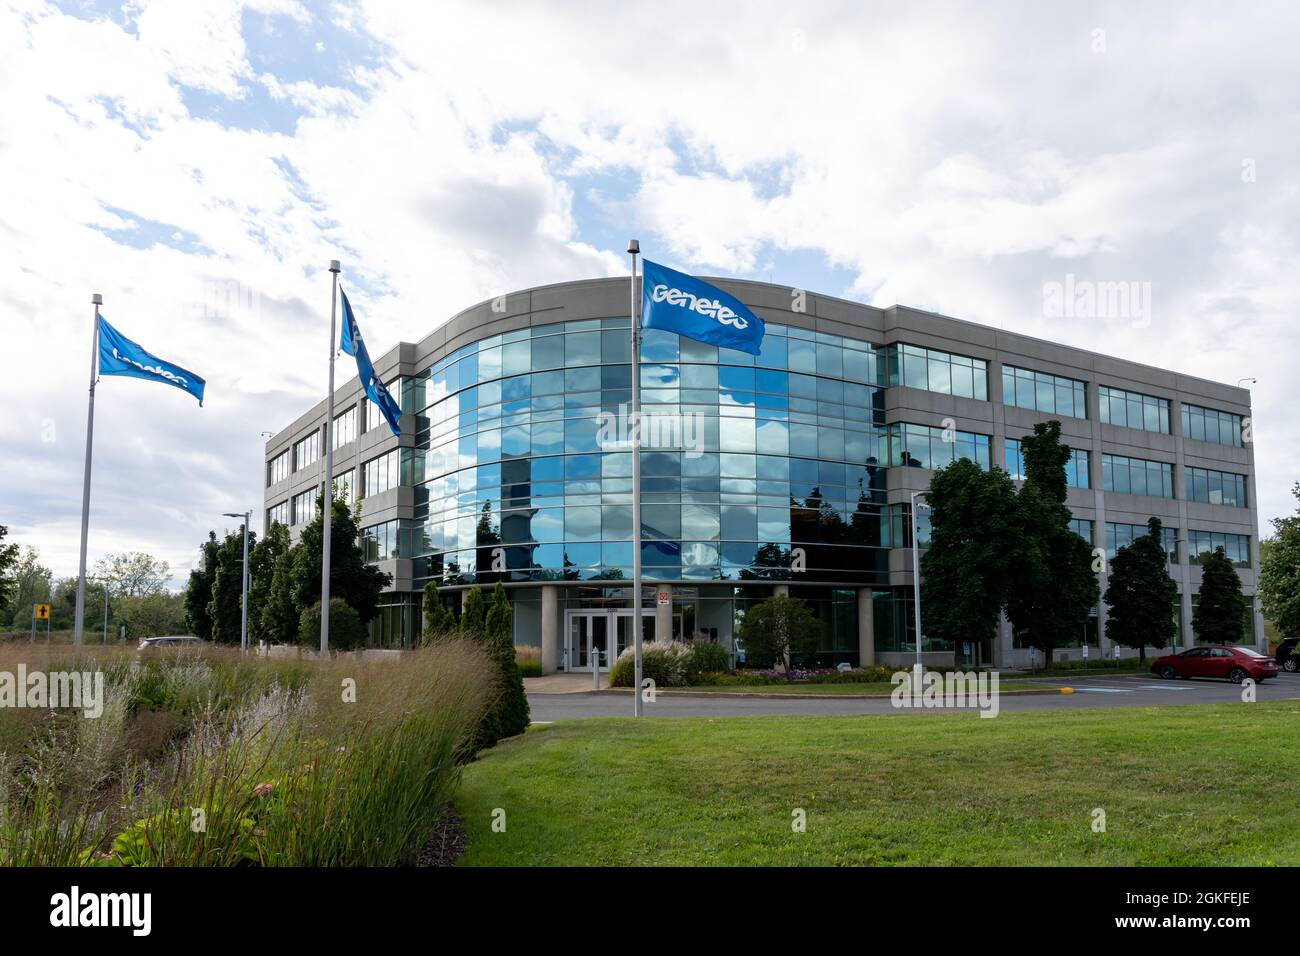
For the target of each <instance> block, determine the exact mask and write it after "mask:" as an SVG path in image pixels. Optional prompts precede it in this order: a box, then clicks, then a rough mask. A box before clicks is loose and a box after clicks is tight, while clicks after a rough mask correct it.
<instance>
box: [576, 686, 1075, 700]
mask: <svg viewBox="0 0 1300 956" xmlns="http://www.w3.org/2000/svg"><path fill="white" fill-rule="evenodd" d="M585 693H588V694H631V693H632V688H630V687H602V688H601V689H600V690H590V691H585ZM655 693H656V694H658V695H663V696H665V697H706V698H717V697H738V698H741V699H751V700H752V699H754V698H758V699H761V700H889V699H890V697H892V696H893V695H892V694H764V693H762V692H754V693H750V692H748V691H707V690H683V689H680V688H675V687H668V688H663V689H656V690H655ZM1066 693H1070V694H1073V693H1074V688H1072V687H1070V688H1059V687H1058V688H1053V689H1050V690H1047V689H1044V690H1000V691H998V696H999V697H1001V696H1007V697H1012V696H1015V697H1034V696H1044V695H1048V694H1052V695H1056V696H1060V695H1061V694H1066Z"/></svg>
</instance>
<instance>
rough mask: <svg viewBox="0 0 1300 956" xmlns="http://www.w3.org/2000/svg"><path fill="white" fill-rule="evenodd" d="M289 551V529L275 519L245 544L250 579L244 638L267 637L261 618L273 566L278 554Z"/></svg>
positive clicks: (270, 585)
mask: <svg viewBox="0 0 1300 956" xmlns="http://www.w3.org/2000/svg"><path fill="white" fill-rule="evenodd" d="M288 552H289V529H288V528H286V527H285V526H284V525H283V524H281V523H280V522H278V521H277V522H275V523H274V524H272V525H271V527H270V528H268V529H267V531H266V537H264V538H262V539H261V540H260V541H258V542H257V544H256V546H251V545H250V547H249V550H248V569H249V574H250V575H251V577H252V581H251V582H250V583H249V586H248V639H249V641H250V642H253V641H269V640H270V638H269V637H268V635H267V630H266V626H265V623H264V621H263V618H264V616H265V613H266V606H267V602H268V601H269V600H270V597H271V588H272V584H273V581H274V578H275V569H276V567H277V566H278V564H279V563H280V558H281V557H282V556H283V555H285V554H288Z"/></svg>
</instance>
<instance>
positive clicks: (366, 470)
mask: <svg viewBox="0 0 1300 956" xmlns="http://www.w3.org/2000/svg"><path fill="white" fill-rule="evenodd" d="M400 454H401V449H399V448H394V449H393V450H392V451H390V452H388V453H387V454H383V455H380V456H379V457H378V458H372V459H370V460H369V461H368V462H366V463H365V464H364V465H362V466H361V470H362V488H361V493H362V495H363V496H364V497H367V498H368V497H370V496H371V495H377V494H380V493H381V492H385V491H388V490H389V489H390V488H396V487H397V486H398V485H399V484H401V474H400V469H399V465H400V461H401V459H400V457H399V456H400Z"/></svg>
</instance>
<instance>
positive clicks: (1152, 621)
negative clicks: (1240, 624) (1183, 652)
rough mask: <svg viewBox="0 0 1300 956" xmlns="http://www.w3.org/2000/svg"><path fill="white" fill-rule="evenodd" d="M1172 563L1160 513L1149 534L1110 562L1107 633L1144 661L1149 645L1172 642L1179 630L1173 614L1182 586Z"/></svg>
mask: <svg viewBox="0 0 1300 956" xmlns="http://www.w3.org/2000/svg"><path fill="white" fill-rule="evenodd" d="M1168 567H1169V559H1168V556H1167V555H1166V552H1165V546H1164V542H1163V541H1162V540H1161V526H1160V519H1159V518H1151V519H1150V520H1149V521H1147V533H1146V534H1144V535H1142V536H1141V537H1139V538H1135V539H1134V540H1133V542H1132V543H1131V544H1129V545H1127V546H1126V547H1123V548H1120V549H1119V552H1118V553H1117V554H1116V555H1115V559H1114V560H1113V561H1111V563H1110V576H1109V580H1108V581H1107V583H1106V607H1107V614H1106V636H1107V637H1108V638H1110V639H1111V641H1112V642H1114V643H1116V644H1118V645H1119V646H1120V647H1135V648H1137V652H1138V656H1139V657H1140V658H1141V659H1142V660H1146V648H1147V646H1148V645H1149V646H1151V647H1165V646H1167V645H1172V644H1173V643H1174V638H1175V636H1176V635H1177V633H1178V625H1177V624H1175V623H1174V618H1173V607H1174V602H1175V601H1176V600H1177V599H1178V585H1177V584H1175V583H1174V579H1173V578H1171V577H1170V576H1169V570H1168Z"/></svg>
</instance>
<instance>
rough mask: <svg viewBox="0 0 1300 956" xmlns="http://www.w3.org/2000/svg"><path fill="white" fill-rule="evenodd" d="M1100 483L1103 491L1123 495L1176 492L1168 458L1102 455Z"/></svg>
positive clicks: (1169, 495) (1164, 495)
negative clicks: (1166, 460)
mask: <svg viewBox="0 0 1300 956" xmlns="http://www.w3.org/2000/svg"><path fill="white" fill-rule="evenodd" d="M1101 486H1102V489H1103V490H1104V491H1114V492H1118V493H1119V494H1124V495H1150V496H1151V497H1154V498H1172V497H1173V496H1174V466H1173V465H1171V464H1169V463H1168V462H1165V461H1147V460H1146V459H1145V458H1126V457H1124V456H1123V455H1102V456H1101Z"/></svg>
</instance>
